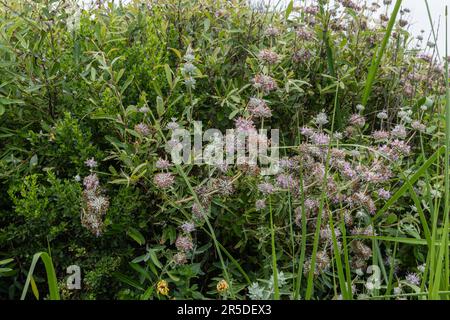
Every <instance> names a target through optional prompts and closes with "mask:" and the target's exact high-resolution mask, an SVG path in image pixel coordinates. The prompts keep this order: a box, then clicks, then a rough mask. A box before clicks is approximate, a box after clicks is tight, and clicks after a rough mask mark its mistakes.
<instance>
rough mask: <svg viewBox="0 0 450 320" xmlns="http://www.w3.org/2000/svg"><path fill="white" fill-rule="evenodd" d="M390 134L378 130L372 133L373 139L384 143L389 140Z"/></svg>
mask: <svg viewBox="0 0 450 320" xmlns="http://www.w3.org/2000/svg"><path fill="white" fill-rule="evenodd" d="M389 135H390V134H389V132H388V131H384V130H377V131H374V132H373V133H372V138H374V139H375V140H376V141H382V140H387V139H389Z"/></svg>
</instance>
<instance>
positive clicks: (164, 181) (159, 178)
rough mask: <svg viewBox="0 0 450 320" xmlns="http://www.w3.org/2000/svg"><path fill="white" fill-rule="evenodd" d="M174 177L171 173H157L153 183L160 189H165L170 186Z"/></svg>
mask: <svg viewBox="0 0 450 320" xmlns="http://www.w3.org/2000/svg"><path fill="white" fill-rule="evenodd" d="M174 181H175V177H174V176H173V175H172V174H171V173H157V174H156V175H155V177H154V178H153V183H154V184H155V185H156V186H157V187H158V188H160V189H167V188H170V187H171V186H172V184H173V183H174Z"/></svg>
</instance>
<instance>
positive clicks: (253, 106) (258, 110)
mask: <svg viewBox="0 0 450 320" xmlns="http://www.w3.org/2000/svg"><path fill="white" fill-rule="evenodd" d="M248 111H249V112H250V114H251V115H252V116H253V117H256V118H270V117H271V116H272V110H270V108H269V107H268V106H267V103H266V102H265V101H264V100H262V99H258V98H250V101H249V102H248Z"/></svg>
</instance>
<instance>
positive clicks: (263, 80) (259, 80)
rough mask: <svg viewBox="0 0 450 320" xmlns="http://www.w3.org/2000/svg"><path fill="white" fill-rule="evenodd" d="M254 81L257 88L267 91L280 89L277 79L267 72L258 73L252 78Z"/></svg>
mask: <svg viewBox="0 0 450 320" xmlns="http://www.w3.org/2000/svg"><path fill="white" fill-rule="evenodd" d="M252 83H253V86H254V87H255V88H256V89H260V90H262V91H264V92H266V93H269V92H270V91H274V90H276V89H278V85H277V83H276V81H275V80H274V79H273V78H272V77H270V76H267V75H265V74H257V75H256V76H255V77H254V78H253V79H252Z"/></svg>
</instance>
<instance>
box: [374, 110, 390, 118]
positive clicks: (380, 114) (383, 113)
mask: <svg viewBox="0 0 450 320" xmlns="http://www.w3.org/2000/svg"><path fill="white" fill-rule="evenodd" d="M377 118H378V119H380V120H386V119H387V118H388V114H387V112H386V110H383V111H381V112H378V113H377Z"/></svg>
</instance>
